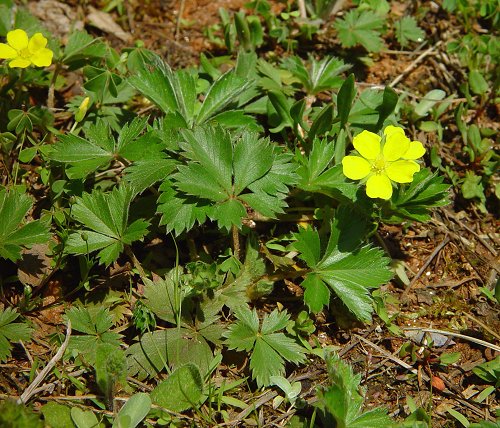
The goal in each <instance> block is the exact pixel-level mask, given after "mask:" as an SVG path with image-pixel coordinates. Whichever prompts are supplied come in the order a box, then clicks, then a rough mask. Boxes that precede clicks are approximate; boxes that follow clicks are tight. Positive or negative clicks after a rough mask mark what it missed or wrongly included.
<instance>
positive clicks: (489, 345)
mask: <svg viewBox="0 0 500 428" xmlns="http://www.w3.org/2000/svg"><path fill="white" fill-rule="evenodd" d="M403 330H405V331H406V330H417V331H423V332H426V333H438V334H442V335H444V336H452V337H458V338H460V339H464V340H468V341H469V342H473V343H476V344H478V345H481V346H484V347H485V348H490V349H493V350H494V351H497V352H500V346H497V345H493V344H492V343H489V342H486V341H484V340H481V339H476V338H475V337H471V336H466V335H465V334H460V333H455V332H453V331H446V330H437V329H435V328H425V327H424V328H422V327H407V328H403Z"/></svg>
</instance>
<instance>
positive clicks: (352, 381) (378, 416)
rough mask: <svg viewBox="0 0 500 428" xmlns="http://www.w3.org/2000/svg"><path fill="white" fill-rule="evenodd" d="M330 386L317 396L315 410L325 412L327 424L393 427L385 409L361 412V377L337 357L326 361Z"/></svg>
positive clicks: (357, 426)
mask: <svg viewBox="0 0 500 428" xmlns="http://www.w3.org/2000/svg"><path fill="white" fill-rule="evenodd" d="M326 361H327V366H328V375H329V379H330V382H331V385H330V386H328V387H326V388H321V389H319V390H318V392H317V396H318V399H319V402H318V406H319V407H320V409H322V410H323V412H324V418H325V419H326V421H327V422H326V423H327V424H329V425H330V424H332V423H334V424H335V426H337V427H344V428H379V427H388V426H391V425H392V421H391V419H390V418H389V416H388V415H387V410H386V409H374V410H370V411H368V412H365V413H363V412H362V409H361V407H362V405H363V397H362V396H361V394H360V393H359V388H360V383H361V375H359V374H357V375H355V374H354V373H353V371H352V368H351V367H350V366H349V365H348V364H346V363H344V362H343V361H342V360H341V359H340V358H339V357H338V356H337V355H334V354H330V355H327V357H326Z"/></svg>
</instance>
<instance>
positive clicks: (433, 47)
mask: <svg viewBox="0 0 500 428" xmlns="http://www.w3.org/2000/svg"><path fill="white" fill-rule="evenodd" d="M442 43H443V41H442V40H440V41H439V42H437V43H436V44H435V45H434V46H431V47H430V48H429V49H427V50H425V51H424V52H422V53H421V54H420V55H419V56H418V57H417V58H415V60H414V61H413V62H412V63H411V64H410V65H409V66H408V67H406V68H405V69H404V71H403V72H402V73H401V74H400V75H399V76H398V77H396V78H395V79H394V80H393V81H392V82H391V83H390V84H389V87H390V88H393V87H394V86H396V85H397V84H398V83H399V82H401V81H402V80H403V79H404V78H405V77H406V75H407V74H409V73H410V72H411V71H412V70H413V69H414V68H415V67H417V65H418V64H419V63H420V62H422V60H423V59H424V58H425V57H427V56H429V55H430V54H431V53H432V52H433V51H435V50H436V49H437V48H438V47H439V46H440V45H441V44H442Z"/></svg>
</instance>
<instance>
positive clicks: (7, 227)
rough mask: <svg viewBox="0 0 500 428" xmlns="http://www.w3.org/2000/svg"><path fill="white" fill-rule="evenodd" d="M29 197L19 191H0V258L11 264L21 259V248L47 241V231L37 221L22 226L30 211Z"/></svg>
mask: <svg viewBox="0 0 500 428" xmlns="http://www.w3.org/2000/svg"><path fill="white" fill-rule="evenodd" d="M32 205H33V204H32V201H31V199H30V197H29V196H28V195H26V194H24V193H21V192H20V191H19V190H16V189H13V190H9V191H7V190H6V189H0V218H1V219H2V221H0V257H3V258H4V259H9V260H11V261H13V262H15V261H16V260H18V259H19V258H20V257H21V248H22V247H30V246H31V245H33V244H41V243H44V242H47V241H48V239H49V230H48V228H47V227H46V226H45V225H44V224H42V223H41V222H40V221H39V220H37V221H31V222H29V223H26V224H24V225H23V220H24V218H25V217H26V215H27V214H28V212H29V211H30V210H31V207H32Z"/></svg>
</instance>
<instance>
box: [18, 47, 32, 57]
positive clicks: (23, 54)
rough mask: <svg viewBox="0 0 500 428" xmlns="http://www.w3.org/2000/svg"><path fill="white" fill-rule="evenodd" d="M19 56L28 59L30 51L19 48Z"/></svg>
mask: <svg viewBox="0 0 500 428" xmlns="http://www.w3.org/2000/svg"><path fill="white" fill-rule="evenodd" d="M19 56H20V57H21V58H23V59H30V58H31V52H30V50H29V49H28V48H24V49H21V50H20V51H19Z"/></svg>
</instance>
